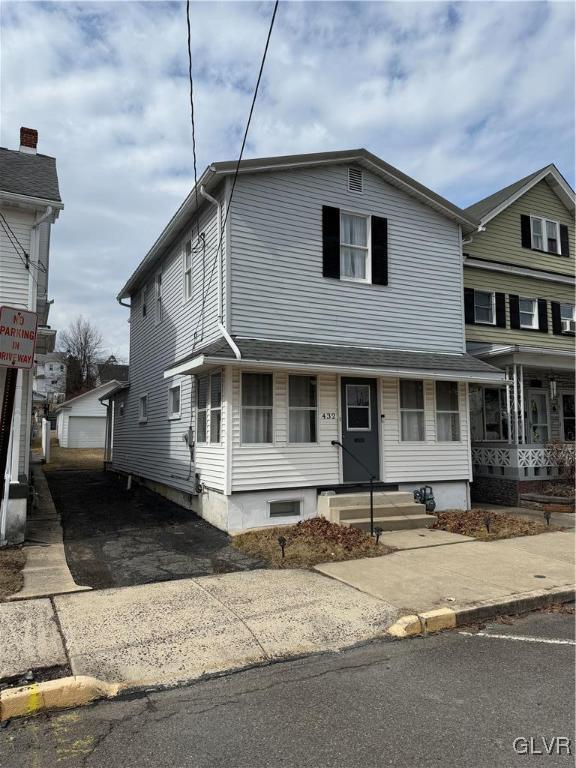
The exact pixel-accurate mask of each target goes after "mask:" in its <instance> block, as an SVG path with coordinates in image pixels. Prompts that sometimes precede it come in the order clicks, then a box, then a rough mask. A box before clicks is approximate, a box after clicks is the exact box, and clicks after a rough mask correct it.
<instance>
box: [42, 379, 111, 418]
mask: <svg viewBox="0 0 576 768" xmlns="http://www.w3.org/2000/svg"><path fill="white" fill-rule="evenodd" d="M121 384H122V382H120V381H114V380H112V381H107V382H105V383H104V384H100V385H99V386H98V387H94V389H89V390H88V392H82V394H81V395H76V397H71V398H70V400H65V401H64V402H63V403H60V404H59V405H58V406H57V407H56V408H54V412H56V411H59V410H60V409H62V408H71V407H72V406H73V405H74V403H77V402H78V400H82V399H83V398H85V397H88V395H95V394H98V393H100V396H99V398H98V399H100V397H102V395H103V394H105V393H106V392H108V391H109V390H111V389H115V388H116V387H117V386H119V385H121Z"/></svg>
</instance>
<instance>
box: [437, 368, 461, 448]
mask: <svg viewBox="0 0 576 768" xmlns="http://www.w3.org/2000/svg"><path fill="white" fill-rule="evenodd" d="M436 439H437V440H438V441H439V442H443V443H446V442H458V441H459V440H460V408H459V404H458V384H457V383H456V382H455V381H437V382H436Z"/></svg>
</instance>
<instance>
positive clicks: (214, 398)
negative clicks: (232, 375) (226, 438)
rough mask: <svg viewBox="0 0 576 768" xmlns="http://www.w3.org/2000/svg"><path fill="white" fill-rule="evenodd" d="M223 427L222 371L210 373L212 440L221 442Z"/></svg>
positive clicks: (212, 441)
mask: <svg viewBox="0 0 576 768" xmlns="http://www.w3.org/2000/svg"><path fill="white" fill-rule="evenodd" d="M221 428H222V373H221V371H216V372H215V373H212V374H210V442H211V443H219V442H220V432H221Z"/></svg>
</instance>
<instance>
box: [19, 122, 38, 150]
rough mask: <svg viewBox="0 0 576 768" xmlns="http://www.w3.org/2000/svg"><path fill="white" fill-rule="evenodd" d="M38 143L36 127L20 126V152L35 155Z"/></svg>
mask: <svg viewBox="0 0 576 768" xmlns="http://www.w3.org/2000/svg"><path fill="white" fill-rule="evenodd" d="M37 144H38V131H36V130H34V128H20V152H27V153H28V154H30V155H35V154H36V146H37Z"/></svg>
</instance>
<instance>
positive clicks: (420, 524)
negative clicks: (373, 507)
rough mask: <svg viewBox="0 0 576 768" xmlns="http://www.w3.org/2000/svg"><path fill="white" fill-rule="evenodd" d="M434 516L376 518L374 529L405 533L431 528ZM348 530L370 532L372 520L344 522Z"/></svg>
mask: <svg viewBox="0 0 576 768" xmlns="http://www.w3.org/2000/svg"><path fill="white" fill-rule="evenodd" d="M435 519H436V518H435V517H434V515H426V514H424V515H409V516H408V515H394V516H393V517H383V518H374V527H375V528H382V530H383V531H405V530H409V529H413V528H430V527H431V526H432V525H433V524H434V521H435ZM342 525H344V526H346V527H347V528H360V529H361V530H363V531H369V530H370V518H369V517H368V518H361V519H357V520H342Z"/></svg>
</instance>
